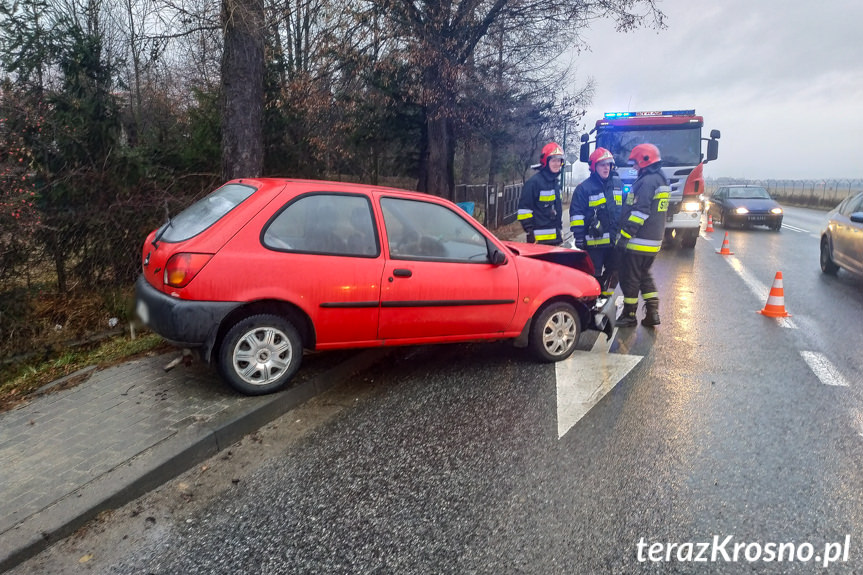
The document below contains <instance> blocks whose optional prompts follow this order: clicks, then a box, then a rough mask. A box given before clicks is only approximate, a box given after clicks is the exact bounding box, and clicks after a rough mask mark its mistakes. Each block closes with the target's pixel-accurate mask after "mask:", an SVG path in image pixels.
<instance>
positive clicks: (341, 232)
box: [261, 193, 380, 257]
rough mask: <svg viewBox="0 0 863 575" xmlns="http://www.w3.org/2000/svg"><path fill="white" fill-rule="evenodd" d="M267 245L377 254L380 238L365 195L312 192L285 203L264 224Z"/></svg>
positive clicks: (341, 253) (315, 251)
mask: <svg viewBox="0 0 863 575" xmlns="http://www.w3.org/2000/svg"><path fill="white" fill-rule="evenodd" d="M261 241H262V242H263V244H264V245H265V246H266V247H268V248H271V249H275V250H279V251H291V252H303V253H313V254H324V255H337V256H358V257H377V256H378V254H380V247H379V246H380V242H379V241H378V235H377V230H376V228H375V225H374V220H373V218H372V206H371V203H370V202H369V200H368V198H367V197H366V196H362V195H353V194H327V193H314V194H308V195H305V196H301V197H300V198H298V199H295V200H294V201H293V202H291V203H289V204H288V205H287V206H285V207H284V208H283V209H282V210H281V211H280V212H279V213H278V214H277V215H276V217H275V218H273V219H272V220H271V221H270V222H269V223H268V224H267V225H266V226H265V227H264V231H263V234H262V239H261Z"/></svg>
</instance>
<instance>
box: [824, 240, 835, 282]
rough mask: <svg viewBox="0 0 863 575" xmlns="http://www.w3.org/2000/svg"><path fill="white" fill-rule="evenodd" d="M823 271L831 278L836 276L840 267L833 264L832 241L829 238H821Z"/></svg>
mask: <svg viewBox="0 0 863 575" xmlns="http://www.w3.org/2000/svg"><path fill="white" fill-rule="evenodd" d="M821 271H822V272H824V273H825V274H830V275H831V276H835V275H836V272H838V271H839V266H837V265H836V264H835V263H834V262H833V256H832V255H830V241H829V240H828V239H827V238H821Z"/></svg>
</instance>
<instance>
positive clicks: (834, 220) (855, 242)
mask: <svg viewBox="0 0 863 575" xmlns="http://www.w3.org/2000/svg"><path fill="white" fill-rule="evenodd" d="M840 267H841V268H845V269H846V270H848V271H851V272H855V273H858V274H863V192H861V193H859V194H857V195H856V196H850V197H848V198H845V199H844V200H843V201H842V202H841V203H840V204H839V205H838V206H836V208H834V209H833V210H832V211H831V212H830V213H829V214H827V225H826V226H825V227H824V230H823V231H822V232H821V271H822V272H824V273H825V274H831V275H832V274H835V273H836V272H838V271H839V268H840Z"/></svg>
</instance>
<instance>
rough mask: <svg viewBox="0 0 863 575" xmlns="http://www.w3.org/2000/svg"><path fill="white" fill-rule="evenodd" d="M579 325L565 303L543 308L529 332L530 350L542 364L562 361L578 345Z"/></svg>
mask: <svg viewBox="0 0 863 575" xmlns="http://www.w3.org/2000/svg"><path fill="white" fill-rule="evenodd" d="M580 334H581V325H580V323H579V319H578V314H577V313H576V311H575V308H574V307H572V305H570V304H568V303H566V302H557V303H553V304H551V305H549V306H547V307H545V308H543V309H542V310H541V311H540V312H539V313H538V314H537V316H536V318H535V319H534V322H533V325H532V326H531V330H530V348H531V351H532V352H533V354H534V355H535V356H536V358H537V359H538V360H540V361H543V362H552V361H562V360H564V359H566V358H568V357H569V356H570V355H572V352H573V351H575V346H576V345H577V344H578V337H579V335H580Z"/></svg>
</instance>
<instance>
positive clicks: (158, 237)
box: [150, 200, 174, 249]
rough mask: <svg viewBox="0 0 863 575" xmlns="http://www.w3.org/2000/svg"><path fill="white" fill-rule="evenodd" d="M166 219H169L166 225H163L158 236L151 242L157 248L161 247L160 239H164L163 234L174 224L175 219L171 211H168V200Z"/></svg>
mask: <svg viewBox="0 0 863 575" xmlns="http://www.w3.org/2000/svg"><path fill="white" fill-rule="evenodd" d="M165 219H167V220H168V221H167V222H166V223H165V225H164V226H162V229H161V230H159V231H158V233H157V234H156V237H154V238H153V241H152V242H150V243H151V244H153V247H154V248H156V249H159V240H161V239H162V236H164V235H165V232H167V231H168V228H170V227H173V226H174V220H173V218H171V214H170V212H168V200H165Z"/></svg>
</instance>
